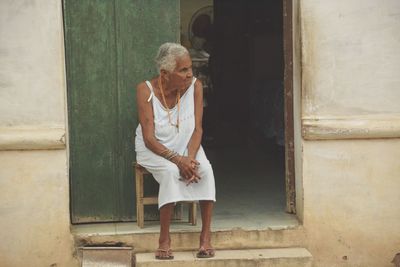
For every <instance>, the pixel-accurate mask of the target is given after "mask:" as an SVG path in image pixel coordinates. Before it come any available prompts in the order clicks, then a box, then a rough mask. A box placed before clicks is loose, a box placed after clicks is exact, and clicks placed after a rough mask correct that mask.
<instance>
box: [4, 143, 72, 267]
mask: <svg viewBox="0 0 400 267" xmlns="http://www.w3.org/2000/svg"><path fill="white" fill-rule="evenodd" d="M0 162H1V168H0V214H1V216H0V229H1V232H0V239H1V240H2V242H0V266H2V267H19V266H21V267H25V266H52V267H55V266H78V263H77V262H76V261H75V260H74V259H73V251H74V248H73V240H72V237H71V234H70V229H69V207H68V198H69V189H68V183H67V173H68V171H67V168H66V159H65V151H64V150H51V151H48V150H47V151H46V150H43V151H40V150H36V151H0ZM52 264H54V265H52Z"/></svg>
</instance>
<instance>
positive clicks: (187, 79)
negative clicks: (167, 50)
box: [168, 55, 193, 90]
mask: <svg viewBox="0 0 400 267" xmlns="http://www.w3.org/2000/svg"><path fill="white" fill-rule="evenodd" d="M168 76H169V81H168V83H169V85H170V87H171V88H177V89H179V90H184V89H186V88H188V87H189V86H190V84H191V83H192V79H193V71H192V59H191V58H190V56H189V55H185V56H183V57H181V58H178V59H177V60H176V67H175V70H174V71H173V72H171V73H169V75H168Z"/></svg>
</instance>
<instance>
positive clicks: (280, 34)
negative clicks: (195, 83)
mask: <svg viewBox="0 0 400 267" xmlns="http://www.w3.org/2000/svg"><path fill="white" fill-rule="evenodd" d="M283 8H284V6H283V2H282V1H266V0H257V1H245V0H214V3H213V20H212V26H211V27H210V29H207V30H204V27H203V28H202V27H199V29H201V30H202V31H200V30H197V31H198V32H199V35H201V36H200V37H202V38H204V39H205V45H204V46H203V47H202V48H203V49H204V50H205V51H206V52H207V53H208V54H209V55H210V56H209V61H208V72H209V73H208V74H209V77H210V80H211V81H210V85H209V86H211V87H212V89H211V90H210V89H209V88H207V90H206V94H205V98H206V99H205V102H206V106H205V109H204V121H203V128H204V136H203V146H204V147H205V150H206V153H207V155H208V157H209V159H210V161H211V163H212V165H213V168H214V172H215V178H216V186H217V203H216V209H215V216H216V219H217V220H224V219H226V221H229V220H230V221H232V219H235V218H238V219H241V220H243V219H244V220H249V221H253V224H252V225H254V222H255V223H256V224H259V225H264V226H265V225H266V224H274V223H281V222H282V220H284V221H290V222H292V221H293V220H294V218H293V217H290V216H289V215H288V214H286V213H285V210H286V209H287V206H286V203H287V194H286V191H285V144H286V143H287V142H285V116H284V112H285V103H284V102H285V99H284V95H285V93H284V70H285V58H284V28H283V27H284V15H283V14H284V12H283ZM203 10H205V9H203ZM204 13H205V14H206V12H205V11H204ZM196 16H197V17H200V16H199V15H198V14H196ZM204 21H205V20H204V19H203V22H204ZM203 26H204V25H203ZM194 32H196V30H194ZM288 123H292V124H293V122H288ZM270 215H273V216H270ZM268 220H269V221H268ZM274 220H276V221H274ZM269 222H270V223H269ZM232 226H235V225H232ZM239 226H240V225H236V227H239Z"/></svg>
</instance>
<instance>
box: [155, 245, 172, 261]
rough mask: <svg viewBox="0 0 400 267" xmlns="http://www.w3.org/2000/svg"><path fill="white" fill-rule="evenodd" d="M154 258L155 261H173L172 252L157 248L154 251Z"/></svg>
mask: <svg viewBox="0 0 400 267" xmlns="http://www.w3.org/2000/svg"><path fill="white" fill-rule="evenodd" d="M155 258H156V259H157V260H172V259H174V255H173V254H172V250H171V249H170V248H169V249H162V248H159V249H157V250H156V255H155Z"/></svg>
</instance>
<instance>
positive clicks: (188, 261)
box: [135, 248, 312, 267]
mask: <svg viewBox="0 0 400 267" xmlns="http://www.w3.org/2000/svg"><path fill="white" fill-rule="evenodd" d="M174 256H175V258H174V259H173V260H156V259H155V258H154V253H138V254H136V265H135V266H136V267H188V266H194V267H203V266H204V267H206V266H207V267H210V266H211V267H225V266H229V267H236V266H238V267H239V266H240V267H250V266H251V267H254V266H257V267H264V266H265V267H266V266H269V267H275V266H276V267H293V266H296V267H311V266H312V255H311V254H310V252H308V250H307V249H305V248H273V249H245V250H218V251H216V255H215V257H214V258H210V259H198V258H196V252H193V251H190V252H189V251H187V252H175V253H174Z"/></svg>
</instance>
